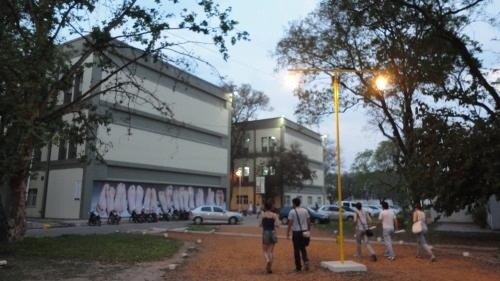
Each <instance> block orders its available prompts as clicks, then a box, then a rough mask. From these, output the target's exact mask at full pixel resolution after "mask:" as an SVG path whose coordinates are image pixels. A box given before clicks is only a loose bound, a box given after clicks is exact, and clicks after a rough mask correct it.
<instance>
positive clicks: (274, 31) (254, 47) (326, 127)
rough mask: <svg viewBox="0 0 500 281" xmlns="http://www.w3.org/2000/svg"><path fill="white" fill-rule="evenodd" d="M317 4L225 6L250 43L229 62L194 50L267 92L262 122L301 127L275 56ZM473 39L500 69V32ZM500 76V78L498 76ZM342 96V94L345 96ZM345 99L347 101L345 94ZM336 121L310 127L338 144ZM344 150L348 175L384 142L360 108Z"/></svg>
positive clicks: (344, 132) (304, 0) (345, 131)
mask: <svg viewBox="0 0 500 281" xmlns="http://www.w3.org/2000/svg"><path fill="white" fill-rule="evenodd" d="M318 2H319V1H316V0H252V1H250V0H247V1H244V0H220V1H218V3H219V4H220V5H221V6H231V7H232V12H231V15H232V18H233V19H235V20H237V21H238V22H239V24H238V26H237V29H238V30H239V31H247V32H249V33H250V41H248V42H245V41H240V42H238V43H237V44H236V45H235V46H231V47H230V48H229V56H230V58H229V60H228V61H227V62H225V61H224V60H222V57H221V55H220V54H218V53H217V51H216V50H214V49H210V48H209V47H207V46H192V48H193V50H194V52H196V54H198V55H199V56H200V57H202V58H203V59H204V60H206V61H208V62H209V63H210V64H212V65H213V66H214V67H215V68H216V69H217V72H218V73H219V74H221V75H223V76H225V77H226V78H227V80H228V81H233V82H234V83H235V84H236V85H241V84H243V83H246V84H250V85H251V86H252V88H253V89H255V90H259V91H263V92H264V93H265V94H266V95H267V96H269V97H270V105H271V107H272V108H273V111H269V112H260V113H259V114H258V119H264V118H273V117H280V116H283V117H285V118H287V119H289V120H292V121H296V118H295V116H294V115H293V112H294V108H295V106H296V104H297V102H298V100H297V98H295V97H294V96H293V94H292V88H291V87H290V86H289V85H286V83H285V81H284V80H285V79H284V77H285V75H286V72H284V71H281V72H275V69H276V68H277V64H276V59H275V58H273V57H272V55H271V54H272V52H273V51H274V48H275V46H276V44H277V43H278V41H279V40H280V39H281V38H283V37H284V36H285V28H286V27H287V26H288V24H289V22H290V21H295V20H300V19H303V18H304V17H306V16H307V14H308V13H310V12H311V11H312V10H313V9H314V8H315V7H316V5H317V3H318ZM492 7H493V8H492V9H491V11H493V12H495V13H499V11H500V9H499V8H497V7H500V0H495V1H492ZM465 32H467V33H468V34H469V36H471V37H472V38H473V39H475V40H478V41H480V42H481V43H483V44H484V45H483V50H484V55H483V59H484V60H485V61H486V62H487V63H485V65H488V66H491V67H493V66H495V65H496V67H497V68H500V67H499V66H500V41H498V40H497V41H494V40H492V38H494V37H495V36H496V38H500V34H499V30H498V29H497V30H495V29H493V28H491V27H488V26H487V25H486V24H484V23H480V22H477V23H473V24H472V25H471V27H470V28H468V30H466V31H465ZM194 74H196V75H198V76H200V77H201V78H203V79H205V80H208V81H210V82H212V83H215V84H219V83H220V80H219V79H218V76H217V75H215V74H214V71H213V69H211V68H208V67H203V65H200V66H199V68H198V69H196V71H195V72H194ZM499 75H500V73H499ZM325 83H329V82H326V81H325ZM341 91H342V90H341ZM340 94H341V98H342V92H341V93H340ZM334 122H335V120H334V116H333V115H332V116H330V117H327V118H326V120H325V121H324V122H322V123H321V124H320V125H319V126H314V127H310V128H311V129H313V130H314V131H316V132H318V133H320V134H322V135H327V136H328V138H330V139H332V140H335V137H334V136H335V127H334ZM339 123H340V140H341V144H340V148H341V163H342V166H341V167H342V169H343V170H344V171H345V170H347V169H349V167H350V166H351V164H352V162H353V160H354V158H355V157H356V154H357V153H360V152H362V151H364V150H366V149H375V148H376V146H377V144H378V143H379V142H380V141H382V140H384V137H383V136H382V135H381V133H380V132H379V131H378V129H377V128H374V127H373V126H372V125H369V124H368V119H367V118H366V117H365V112H364V111H363V109H362V108H361V107H357V108H355V109H353V110H350V111H348V112H346V113H341V114H340V118H339Z"/></svg>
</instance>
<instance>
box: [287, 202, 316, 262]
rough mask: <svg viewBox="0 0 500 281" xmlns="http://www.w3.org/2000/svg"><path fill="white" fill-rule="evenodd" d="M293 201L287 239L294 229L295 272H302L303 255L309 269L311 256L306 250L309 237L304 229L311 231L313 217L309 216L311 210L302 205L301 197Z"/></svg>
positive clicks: (289, 214)
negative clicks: (305, 235)
mask: <svg viewBox="0 0 500 281" xmlns="http://www.w3.org/2000/svg"><path fill="white" fill-rule="evenodd" d="M292 203H293V208H292V209H291V210H290V213H288V229H287V231H286V239H290V230H292V241H293V255H294V258H295V272H300V271H301V270H302V262H301V260H300V258H301V256H302V261H303V262H304V269H305V270H306V271H308V270H309V258H308V257H307V250H306V247H307V245H306V239H307V237H304V231H310V229H311V219H310V217H309V212H308V211H307V210H306V209H304V208H302V207H300V198H298V197H297V198H294V199H293V200H292Z"/></svg>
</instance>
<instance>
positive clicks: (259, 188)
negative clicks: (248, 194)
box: [255, 177, 266, 194]
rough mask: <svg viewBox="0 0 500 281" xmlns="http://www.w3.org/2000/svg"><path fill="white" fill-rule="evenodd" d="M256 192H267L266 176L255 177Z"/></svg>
mask: <svg viewBox="0 0 500 281" xmlns="http://www.w3.org/2000/svg"><path fill="white" fill-rule="evenodd" d="M255 193H260V194H264V193H266V178H265V177H255Z"/></svg>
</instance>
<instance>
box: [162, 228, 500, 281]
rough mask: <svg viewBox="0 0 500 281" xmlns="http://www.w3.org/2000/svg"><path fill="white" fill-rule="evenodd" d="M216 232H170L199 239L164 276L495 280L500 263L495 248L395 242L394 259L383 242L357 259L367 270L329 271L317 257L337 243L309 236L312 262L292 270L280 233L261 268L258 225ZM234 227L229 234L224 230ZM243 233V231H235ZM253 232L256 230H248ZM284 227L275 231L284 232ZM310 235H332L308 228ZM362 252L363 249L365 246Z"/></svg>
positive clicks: (325, 256)
mask: <svg viewBox="0 0 500 281" xmlns="http://www.w3.org/2000/svg"><path fill="white" fill-rule="evenodd" d="M217 232H225V233H226V235H218V234H210V235H206V234H194V233H170V236H171V237H174V238H178V239H182V240H185V241H196V240H197V239H202V241H203V242H202V243H201V244H200V248H199V251H198V252H197V253H196V254H195V255H194V256H193V257H192V258H189V259H188V260H187V261H186V262H185V263H184V264H183V265H182V266H181V267H180V268H178V269H177V270H175V271H173V272H172V271H169V272H167V273H166V276H165V279H164V280H185V281H195V280H200V281H201V280H217V281H223V280H238V281H244V280H285V279H286V280H287V281H288V280H300V281H303V280H332V279H335V280H375V281H377V280H380V281H389V280H410V281H413V280H415V281H417V280H443V281H444V280H461V281H462V280H474V281H491V280H500V265H499V264H497V263H495V262H496V261H497V259H498V252H492V251H486V252H483V251H478V250H470V251H469V254H470V257H464V256H462V251H463V250H462V249H456V250H454V249H452V248H443V249H439V248H435V249H434V250H435V254H436V256H437V258H438V261H437V262H435V263H430V262H429V261H428V260H427V259H416V258H415V256H414V255H415V246H414V245H405V244H403V245H400V244H396V245H395V251H396V255H397V260H396V261H392V262H391V261H388V260H385V259H383V258H382V257H381V255H380V254H381V253H382V252H383V245H381V244H378V243H376V244H374V248H375V250H376V252H377V253H378V254H379V257H380V259H379V261H378V262H372V261H370V259H368V257H366V256H365V257H362V258H361V259H359V260H357V261H358V262H360V263H363V264H365V265H366V266H367V267H368V271H367V272H366V273H342V274H340V273H333V272H330V271H328V270H326V269H323V268H321V267H320V263H321V261H329V260H338V259H339V257H338V256H339V253H338V246H337V244H336V243H335V242H333V241H324V240H323V241H321V240H313V241H312V242H311V245H310V247H309V248H308V250H309V254H310V260H311V265H312V268H311V270H310V271H309V272H302V273H295V272H294V265H293V251H292V242H291V241H290V240H286V239H280V241H279V242H278V244H277V245H276V248H275V262H274V266H273V273H272V274H267V273H265V270H264V258H263V255H262V253H261V239H260V237H259V235H258V234H259V233H260V230H259V229H258V228H256V227H241V226H240V227H234V226H221V227H220V228H219V230H218V231H217ZM229 233H234V234H233V235H227V234H229ZM238 233H242V234H244V235H243V236H236V234H238ZM252 234H255V236H254V235H252ZM284 234H285V232H284V229H281V230H280V233H279V235H284ZM313 236H314V237H317V238H319V237H324V238H332V237H331V236H328V235H327V234H325V233H322V232H319V231H313ZM354 246H355V245H354V244H353V243H346V244H345V254H346V259H352V254H353V253H354ZM365 253H366V251H365Z"/></svg>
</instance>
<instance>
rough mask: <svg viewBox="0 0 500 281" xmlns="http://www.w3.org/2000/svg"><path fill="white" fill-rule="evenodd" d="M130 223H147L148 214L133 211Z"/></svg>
mask: <svg viewBox="0 0 500 281" xmlns="http://www.w3.org/2000/svg"><path fill="white" fill-rule="evenodd" d="M128 220H129V221H130V222H133V223H143V222H146V214H144V212H141V213H139V214H138V213H137V212H136V211H135V210H134V211H132V214H131V215H130V217H129V219H128Z"/></svg>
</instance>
